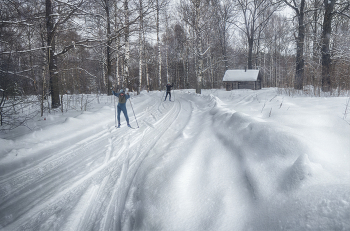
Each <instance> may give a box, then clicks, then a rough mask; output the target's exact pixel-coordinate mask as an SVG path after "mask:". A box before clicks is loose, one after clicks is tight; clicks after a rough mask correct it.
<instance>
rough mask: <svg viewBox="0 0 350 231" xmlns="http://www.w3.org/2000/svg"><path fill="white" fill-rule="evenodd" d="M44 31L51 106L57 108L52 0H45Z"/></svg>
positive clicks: (58, 101)
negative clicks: (45, 34)
mask: <svg viewBox="0 0 350 231" xmlns="http://www.w3.org/2000/svg"><path fill="white" fill-rule="evenodd" d="M45 3H46V30H47V31H46V33H47V60H48V62H49V74H50V94H51V100H52V103H51V107H52V108H58V107H59V106H60V105H61V104H60V96H59V84H58V73H57V59H56V56H55V48H56V46H55V45H56V44H55V31H54V19H53V10H52V0H46V2H45Z"/></svg>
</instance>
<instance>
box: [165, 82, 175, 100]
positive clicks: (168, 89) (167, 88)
mask: <svg viewBox="0 0 350 231" xmlns="http://www.w3.org/2000/svg"><path fill="white" fill-rule="evenodd" d="M173 86H174V84H173V83H172V84H171V85H170V83H168V84H167V85H166V95H165V99H164V101H165V100H166V98H167V96H168V94H169V101H171V88H172V87H173Z"/></svg>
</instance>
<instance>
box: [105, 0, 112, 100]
mask: <svg viewBox="0 0 350 231" xmlns="http://www.w3.org/2000/svg"><path fill="white" fill-rule="evenodd" d="M105 10H106V16H107V57H106V58H107V70H106V76H105V78H106V83H107V95H111V94H112V92H111V87H112V61H111V45H112V40H111V19H110V14H109V0H106V9H105Z"/></svg>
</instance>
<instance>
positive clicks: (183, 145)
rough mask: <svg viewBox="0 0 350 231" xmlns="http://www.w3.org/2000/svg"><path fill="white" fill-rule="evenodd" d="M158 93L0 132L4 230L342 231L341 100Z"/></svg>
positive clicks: (262, 93) (348, 196) (349, 217)
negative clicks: (120, 106)
mask: <svg viewBox="0 0 350 231" xmlns="http://www.w3.org/2000/svg"><path fill="white" fill-rule="evenodd" d="M163 94H164V92H150V93H147V92H143V93H142V94H140V95H138V96H133V97H132V100H131V102H132V105H133V109H134V111H135V115H136V118H137V122H138V125H139V128H137V123H136V121H135V116H134V114H133V110H132V108H131V104H130V103H129V102H127V109H128V114H129V117H130V122H131V125H132V126H133V127H134V128H136V129H130V128H128V127H127V126H126V123H125V119H124V116H123V115H121V118H122V127H121V128H119V129H117V128H115V127H114V125H115V117H114V116H115V109H114V104H113V102H114V98H112V96H111V97H107V96H105V97H104V98H102V99H101V100H100V101H101V102H100V104H97V102H95V101H94V102H93V103H94V105H93V107H92V108H93V110H90V111H89V112H84V113H80V112H77V111H76V112H67V113H65V114H63V115H62V114H61V113H55V114H50V115H48V114H46V115H45V120H44V118H40V117H39V118H37V119H36V120H35V121H34V122H33V123H32V124H28V126H29V127H31V128H32V129H33V130H29V129H27V128H24V127H22V128H17V129H16V130H13V131H11V132H9V133H2V134H0V230H1V231H2V230H4V231H5V230H6V231H7V230H11V231H12V230H35V231H37V230H48V231H54V230H72V231H80V230H81V231H86V230H94V231H96V230H149V231H153V230H179V231H184V230H194V231H197V230H198V231H201V230H213V231H216V230H230V231H232V230H350V113H349V112H350V109H348V110H347V111H346V106H345V105H346V102H347V100H348V99H349V97H327V98H322V97H317V98H316V97H306V96H287V95H279V94H277V90H276V89H262V90H259V91H251V90H235V91H230V92H226V91H224V90H206V91H203V94H202V95H197V94H195V93H194V91H193V90H183V91H180V90H178V91H175V92H174V94H173V97H172V99H175V101H173V102H169V101H165V102H164V101H163V100H162V99H161V97H162V96H163ZM349 107H350V105H349ZM346 113H348V114H347V117H345V114H346Z"/></svg>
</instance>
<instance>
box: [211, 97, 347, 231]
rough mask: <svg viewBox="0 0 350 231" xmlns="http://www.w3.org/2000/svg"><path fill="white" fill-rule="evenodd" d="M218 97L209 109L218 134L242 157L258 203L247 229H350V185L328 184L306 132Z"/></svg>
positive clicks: (251, 190) (242, 164)
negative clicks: (226, 104) (239, 109)
mask: <svg viewBox="0 0 350 231" xmlns="http://www.w3.org/2000/svg"><path fill="white" fill-rule="evenodd" d="M215 101H216V103H215V107H213V109H211V111H210V113H211V114H212V115H213V117H212V124H213V127H215V128H216V129H215V133H216V136H218V138H219V140H220V141H222V142H223V143H224V144H225V145H226V146H227V147H228V148H229V149H230V150H231V151H232V155H236V156H238V157H239V160H240V163H241V164H240V168H241V169H242V171H243V172H244V174H245V177H246V184H247V185H248V188H249V192H250V194H251V196H252V197H253V198H254V201H255V202H254V204H255V206H257V208H259V209H256V210H255V216H253V217H254V218H253V220H252V221H250V222H248V223H247V224H246V228H245V229H247V230H272V229H273V230H280V229H283V230H284V229H290V230H330V229H332V227H334V224H336V227H337V228H339V230H347V229H349V228H350V222H348V221H347V220H348V219H345V217H347V218H350V203H349V202H350V197H349V196H350V188H349V185H343V184H335V185H332V186H325V185H323V180H325V179H327V178H329V177H330V176H329V175H328V174H327V173H326V172H324V169H323V167H322V165H321V164H318V163H314V162H311V161H310V160H309V156H308V155H309V154H311V153H312V154H313V150H310V147H309V146H308V144H307V143H306V142H304V141H303V140H302V138H301V137H298V135H296V134H294V133H293V132H292V131H291V130H290V129H288V128H286V127H283V126H279V125H277V124H274V123H272V122H266V121H264V120H262V119H259V118H254V117H250V116H248V115H246V114H243V113H240V112H235V111H230V110H228V109H225V108H223V107H221V105H223V104H224V103H222V101H221V100H220V99H215ZM320 179H322V180H321V181H320ZM333 180H335V179H333ZM324 191H326V194H327V195H326V197H325V195H324V193H323V192H324ZM339 196H340V198H339ZM282 208H287V209H286V213H282V214H279V213H280V212H279V211H281V210H283V209H282ZM295 214H297V215H296V217H297V218H296V217H295ZM276 217H278V220H276ZM271 218H273V219H271ZM254 219H256V220H254Z"/></svg>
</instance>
